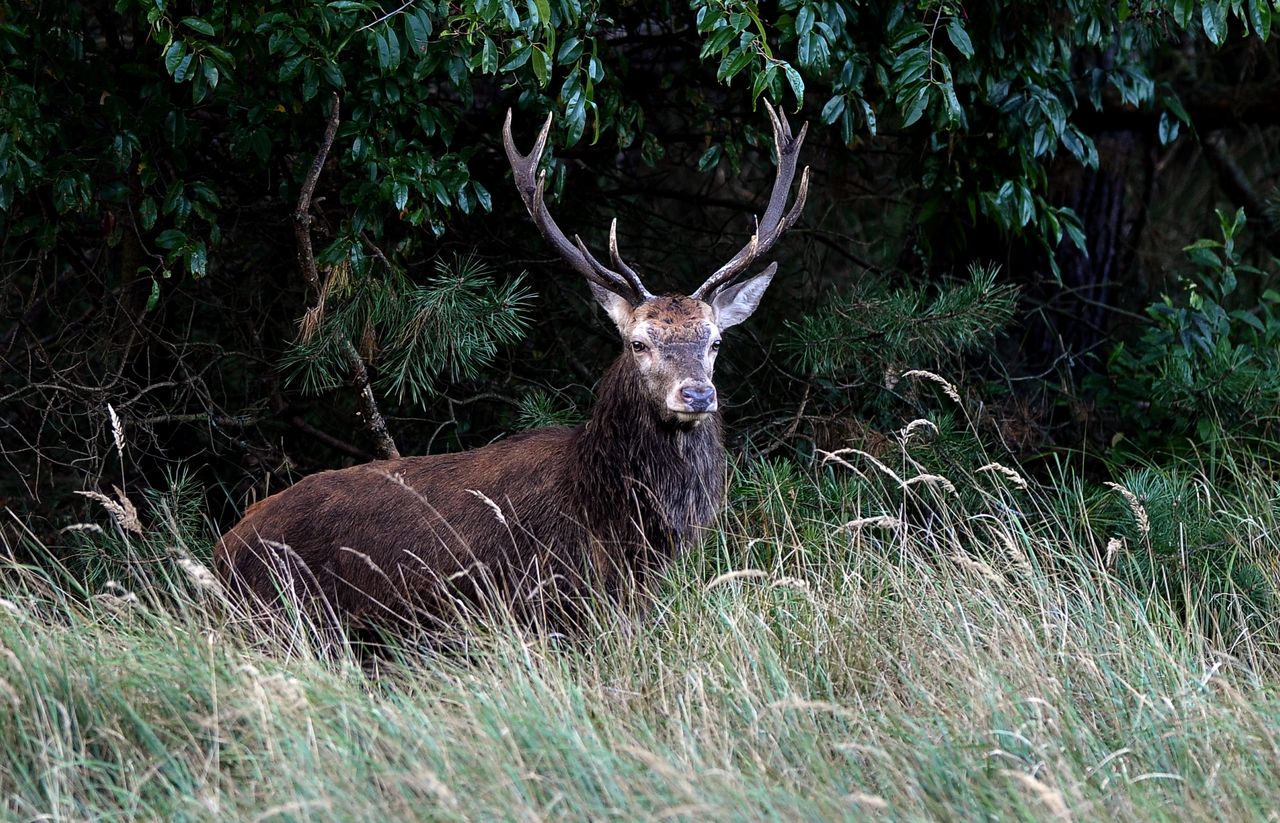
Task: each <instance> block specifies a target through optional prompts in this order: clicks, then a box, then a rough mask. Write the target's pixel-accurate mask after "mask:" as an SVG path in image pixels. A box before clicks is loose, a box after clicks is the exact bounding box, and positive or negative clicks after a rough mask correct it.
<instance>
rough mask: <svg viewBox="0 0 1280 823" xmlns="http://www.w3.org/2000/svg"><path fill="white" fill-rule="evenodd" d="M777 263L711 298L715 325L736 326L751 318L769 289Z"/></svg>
mask: <svg viewBox="0 0 1280 823" xmlns="http://www.w3.org/2000/svg"><path fill="white" fill-rule="evenodd" d="M777 270H778V264H777V263H771V264H769V268H767V269H765V270H764V271H762V272H760V273H759V274H757V275H756V276H755V277H753V278H751V279H750V280H744V281H742V282H741V283H739V284H738V285H736V286H730V287H729V288H727V289H725V290H724V291H722V292H720V293H719V294H717V295H716V296H715V297H713V298H711V308H712V310H714V311H715V313H716V325H717V326H719V327H720V328H721V329H727V328H729V327H730V326H736V325H738V324H739V323H741V322H742V321H743V320H746V319H747V318H748V317H750V316H751V313H752V312H754V311H755V310H756V306H759V305H760V298H761V297H764V290H765V289H767V288H769V283H770V282H771V281H772V280H773V275H774V272H776V271H777Z"/></svg>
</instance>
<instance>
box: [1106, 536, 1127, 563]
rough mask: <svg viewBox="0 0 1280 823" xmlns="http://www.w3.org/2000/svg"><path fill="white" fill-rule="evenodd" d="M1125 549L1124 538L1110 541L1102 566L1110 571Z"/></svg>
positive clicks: (1114, 538)
mask: <svg viewBox="0 0 1280 823" xmlns="http://www.w3.org/2000/svg"><path fill="white" fill-rule="evenodd" d="M1124 548H1125V546H1124V538H1123V537H1113V538H1111V539H1110V540H1108V541H1107V552H1106V555H1105V556H1104V558H1103V561H1102V565H1104V566H1106V567H1107V568H1108V569H1109V568H1111V564H1112V563H1114V562H1115V560H1116V558H1117V557H1119V556H1120V553H1121V552H1122V551H1124Z"/></svg>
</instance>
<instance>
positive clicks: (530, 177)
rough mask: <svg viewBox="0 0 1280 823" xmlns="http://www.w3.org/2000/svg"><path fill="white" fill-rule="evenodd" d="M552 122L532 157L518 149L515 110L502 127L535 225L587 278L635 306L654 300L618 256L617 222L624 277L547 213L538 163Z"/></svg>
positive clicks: (614, 252)
mask: <svg viewBox="0 0 1280 823" xmlns="http://www.w3.org/2000/svg"><path fill="white" fill-rule="evenodd" d="M551 119H552V115H550V114H548V115H547V121H546V122H545V123H543V124H542V131H541V132H539V134H538V139H537V140H536V141H535V142H534V144H533V149H532V151H530V152H529V153H528V154H521V153H520V152H519V150H518V149H516V143H515V140H514V139H513V138H512V136H511V109H507V121H506V123H504V124H503V126H502V143H503V145H504V146H505V147H506V150H507V160H508V161H509V162H510V163H511V171H512V172H514V174H515V179H516V189H517V190H519V192H520V199H521V200H523V201H524V205H525V208H527V209H528V210H529V216H531V217H532V218H533V222H534V225H536V226H537V227H538V231H540V232H542V236H543V237H545V238H546V239H547V242H548V243H550V244H551V245H552V247H553V248H555V250H556V251H557V252H559V253H560V256H561V257H563V258H564V259H565V262H567V263H568V264H569V265H570V266H572V267H573V268H574V270H575V271H577V272H578V273H579V274H581V275H582V276H583V277H585V278H587V279H588V280H590V281H591V282H593V283H595V284H596V285H598V286H601V287H603V288H605V289H608V290H609V291H611V292H613V293H614V294H617V295H620V296H621V297H624V298H626V299H627V300H629V301H630V302H631V303H632V304H633V305H639V304H640V303H643V302H644V301H646V300H652V299H653V294H652V293H651V292H650V291H649V290H648V289H646V288H645V287H644V283H642V282H640V276H639V275H638V274H636V272H635V270H634V269H632V268H631V267H630V266H628V265H627V264H626V263H624V262H623V261H622V256H621V255H620V254H618V221H617V219H616V218H615V219H614V221H613V225H612V226H611V227H610V229H609V254H610V257H611V258H612V260H613V265H614V266H615V267H616V268H617V269H619V270H620V271H621V274H619V273H618V272H617V271H614V270H613V269H610V268H607V267H606V266H604V265H603V264H601V263H600V261H599V260H597V259H596V258H595V257H594V256H593V255H592V254H591V252H589V251H587V247H586V245H585V244H584V243H583V242H582V239H581V238H579V237H577V236H576V235H575V236H574V240H575V241H576V243H570V242H569V238H567V237H565V235H564V232H562V231H560V227H559V226H557V225H556V221H555V220H553V219H551V213H550V212H549V211H547V204H546V202H545V200H544V198H543V194H544V189H545V187H546V175H545V174H539V173H538V163H539V161H541V160H542V152H543V151H544V150H545V149H546V147H547V135H548V134H550V133H551Z"/></svg>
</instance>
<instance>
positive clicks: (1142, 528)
mask: <svg viewBox="0 0 1280 823" xmlns="http://www.w3.org/2000/svg"><path fill="white" fill-rule="evenodd" d="M1103 485H1104V486H1107V487H1109V488H1112V489H1115V490H1116V491H1117V492H1119V494H1120V496H1121V497H1123V498H1124V502H1125V503H1127V504H1129V511H1131V512H1133V519H1134V520H1135V521H1137V524H1138V532H1139V534H1141V535H1142V536H1143V537H1146V536H1147V535H1148V534H1150V533H1151V519H1150V518H1149V517H1147V510H1146V509H1144V508H1143V507H1142V503H1141V502H1140V501H1139V500H1138V495H1136V494H1134V493H1133V492H1131V491H1129V490H1128V489H1126V488H1125V487H1124V486H1121V485H1120V484H1119V483H1112V482H1109V481H1108V482H1106V483H1104V484H1103Z"/></svg>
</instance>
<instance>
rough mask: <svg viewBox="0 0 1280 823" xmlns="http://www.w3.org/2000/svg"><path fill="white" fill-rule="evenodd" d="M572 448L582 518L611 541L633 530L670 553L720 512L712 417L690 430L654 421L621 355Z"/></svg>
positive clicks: (718, 446) (630, 364)
mask: <svg viewBox="0 0 1280 823" xmlns="http://www.w3.org/2000/svg"><path fill="white" fill-rule="evenodd" d="M578 449H579V454H578V457H579V458H580V462H579V466H581V467H582V472H581V475H580V478H579V479H580V481H581V482H580V485H579V488H580V489H581V493H582V494H583V495H584V500H583V502H584V504H586V505H585V506H584V509H585V510H586V512H587V515H588V518H589V519H590V520H591V521H592V522H593V524H599V525H606V524H607V526H608V527H610V528H612V529H613V530H614V532H615V534H616V535H617V536H618V537H622V536H623V535H624V534H625V533H627V532H631V533H634V531H635V529H636V527H637V526H639V528H640V529H641V530H642V531H643V533H644V537H645V539H646V540H647V541H648V542H649V543H650V544H651V545H653V546H655V547H663V548H666V549H668V550H674V549H677V548H679V547H680V546H681V545H684V544H686V543H688V542H689V541H690V540H691V539H692V537H693V536H694V532H695V531H696V529H697V528H699V527H701V526H705V525H707V524H709V523H710V522H711V521H712V519H714V517H715V515H716V513H717V512H718V511H719V509H720V506H721V503H722V500H723V497H724V482H725V451H724V441H723V436H722V433H721V426H720V415H719V414H718V413H716V414H712V415H710V416H709V417H708V418H707V419H706V420H704V421H703V422H702V423H701V424H700V425H698V426H693V427H690V426H687V425H681V424H678V423H674V422H668V421H664V420H662V418H661V417H660V416H659V414H658V411H657V409H655V408H654V405H653V403H652V402H651V401H650V399H649V397H648V395H647V393H646V391H645V389H644V386H643V384H642V382H641V377H640V373H639V371H638V370H637V368H636V366H635V362H634V361H633V360H632V358H631V357H630V356H629V355H628V354H626V353H623V355H622V356H621V357H619V358H618V359H617V360H616V361H614V363H613V365H612V366H611V367H610V368H609V370H608V371H607V372H606V373H605V376H604V379H603V380H602V381H601V383H600V388H599V392H598V394H597V398H596V404H595V407H594V408H593V409H592V412H591V419H590V422H589V423H587V425H586V427H585V428H584V429H583V430H582V432H581V435H580V437H579V439H578Z"/></svg>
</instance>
